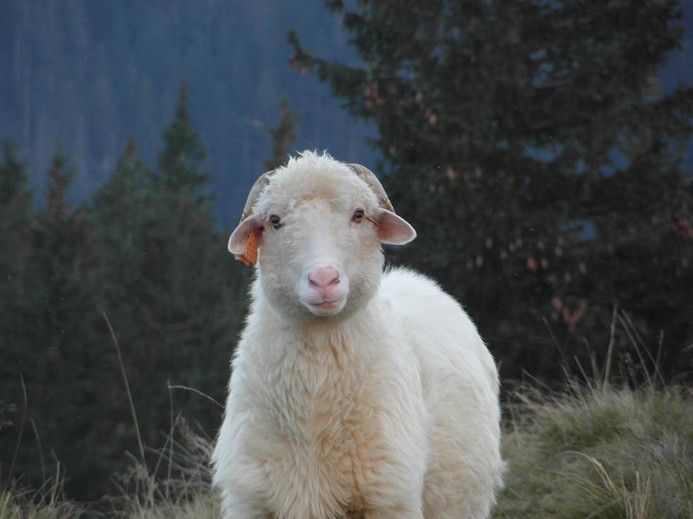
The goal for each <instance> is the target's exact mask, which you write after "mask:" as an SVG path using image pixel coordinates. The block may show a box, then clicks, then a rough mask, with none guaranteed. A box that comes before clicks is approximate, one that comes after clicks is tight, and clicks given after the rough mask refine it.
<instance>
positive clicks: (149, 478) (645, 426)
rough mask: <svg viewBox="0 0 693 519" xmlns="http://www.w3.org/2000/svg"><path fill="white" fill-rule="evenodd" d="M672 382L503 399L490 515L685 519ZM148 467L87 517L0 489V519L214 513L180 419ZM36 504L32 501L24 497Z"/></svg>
mask: <svg viewBox="0 0 693 519" xmlns="http://www.w3.org/2000/svg"><path fill="white" fill-rule="evenodd" d="M690 397H691V394H690V390H688V389H684V388H680V387H670V388H664V389H656V388H654V387H652V386H651V385H649V386H647V387H644V388H640V389H637V390H632V389H627V388H616V387H613V386H610V385H598V386H588V387H584V386H578V385H571V386H569V387H568V388H566V389H565V390H564V392H562V393H560V394H551V395H547V394H546V393H545V392H542V391H538V390H536V389H525V390H523V391H520V392H518V393H517V394H516V396H515V401H514V403H513V404H511V405H509V407H508V410H509V413H508V414H509V420H508V425H507V429H506V434H505V436H504V440H503V450H504V456H505V458H506V459H507V460H508V462H509V467H508V472H507V474H506V487H505V489H504V490H503V492H502V493H501V494H500V496H499V501H498V505H497V506H496V508H495V511H494V515H493V517H494V518H496V519H500V518H513V519H521V518H532V519H541V518H561V519H571V518H627V519H645V518H668V519H675V518H688V517H693V481H692V479H693V404H692V402H691V398H690ZM177 430H178V432H177V433H176V435H173V436H170V437H169V438H168V441H167V443H166V445H165V446H164V447H163V448H162V449H161V450H160V451H158V455H157V457H156V461H155V463H154V466H152V467H149V468H148V469H145V468H144V466H143V464H142V463H140V462H137V461H133V466H132V470H131V471H130V472H129V473H127V474H121V475H118V476H117V477H116V478H115V480H116V481H117V486H118V491H117V492H116V495H115V497H113V498H110V499H108V500H106V501H104V502H103V503H99V504H98V505H97V506H95V507H92V512H90V513H89V515H86V510H85V509H84V508H80V507H79V506H78V505H76V504H72V503H66V502H63V501H60V499H59V497H58V496H59V488H57V486H56V485H50V484H49V485H47V487H46V488H45V489H43V490H41V491H39V492H38V493H36V494H35V496H34V497H36V498H37V499H33V500H32V499H31V498H32V496H31V495H30V494H27V493H24V494H21V493H19V494H18V493H17V492H8V491H5V493H0V519H5V518H44V517H45V518H49V517H50V518H58V519H61V518H67V517H70V518H72V517H79V515H80V512H85V515H84V517H93V516H97V517H98V516H99V515H100V514H99V515H95V514H96V513H95V512H93V510H94V509H96V508H100V509H106V508H107V509H108V510H109V511H105V512H102V513H103V514H104V516H105V517H122V518H127V519H159V518H175V519H188V518H190V519H192V518H195V519H205V518H216V517H218V513H219V511H218V501H217V498H216V497H215V495H214V494H213V492H212V491H211V490H210V488H209V469H208V466H207V463H206V459H207V457H208V454H209V448H210V442H209V440H208V439H203V438H200V437H199V436H198V435H195V434H193V433H191V432H190V430H189V429H188V428H187V427H186V426H185V425H184V424H183V425H180V424H179V427H177ZM36 500H38V501H40V503H39V504H38V505H36V504H35V503H33V501H36Z"/></svg>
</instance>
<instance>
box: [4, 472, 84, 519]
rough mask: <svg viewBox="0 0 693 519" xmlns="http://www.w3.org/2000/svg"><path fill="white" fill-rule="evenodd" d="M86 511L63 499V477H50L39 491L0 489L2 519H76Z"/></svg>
mask: <svg viewBox="0 0 693 519" xmlns="http://www.w3.org/2000/svg"><path fill="white" fill-rule="evenodd" d="M83 512H85V509H84V508H82V507H81V506H80V505H78V504H76V503H73V502H71V501H67V500H65V499H64V497H63V487H62V479H61V477H60V476H59V475H58V476H55V477H49V478H47V479H46V481H45V482H44V484H43V485H42V487H41V488H39V489H38V490H31V491H30V490H22V489H20V488H18V487H16V486H11V485H8V486H6V487H3V488H0V519H74V518H76V517H79V516H80V515H81V514H82V513H83Z"/></svg>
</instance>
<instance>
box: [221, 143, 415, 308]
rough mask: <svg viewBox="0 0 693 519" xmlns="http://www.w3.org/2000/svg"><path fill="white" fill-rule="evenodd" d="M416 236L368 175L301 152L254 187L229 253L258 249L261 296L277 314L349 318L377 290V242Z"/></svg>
mask: <svg viewBox="0 0 693 519" xmlns="http://www.w3.org/2000/svg"><path fill="white" fill-rule="evenodd" d="M415 237H416V232H415V231H414V229H413V228H412V227H411V225H409V224H408V223H407V222H406V221H405V220H403V219H402V218H400V217H399V216H397V215H396V214H395V213H394V210H393V208H392V205H391V204H390V201H389V199H388V197H387V195H386V194H385V191H384V190H383V188H382V186H381V185H380V182H378V180H377V179H376V177H375V175H373V173H371V172H370V171H369V170H368V169H366V168H365V167H363V166H360V165H357V164H343V163H341V162H338V161H336V160H334V159H332V158H331V157H330V156H328V155H326V154H325V155H318V154H315V153H311V152H305V153H303V154H301V155H300V156H299V157H298V158H292V159H290V160H289V163H288V164H287V165H286V166H285V167H282V168H279V169H277V170H275V171H271V172H268V173H265V174H264V175H263V176H261V177H260V178H259V179H258V180H257V182H256V183H255V185H254V186H253V188H252V189H251V191H250V195H249V196H248V201H247V202H246V207H245V209H244V211H243V216H242V220H241V223H240V224H239V225H238V227H237V228H236V229H235V230H234V231H233V234H232V235H231V238H230V239H229V251H230V252H231V253H233V254H235V255H236V257H242V256H243V255H244V254H245V252H246V247H247V243H248V240H249V239H251V240H254V241H256V242H257V246H258V249H259V260H258V265H259V276H260V278H259V279H260V283H261V286H262V290H263V292H264V294H265V296H266V297H267V300H268V301H269V303H270V304H271V305H272V307H273V308H274V309H275V310H277V311H279V312H280V313H282V314H284V315H288V316H290V317H291V318H296V317H306V316H310V317H312V316H318V317H329V316H337V315H339V316H347V315H350V314H352V313H353V312H354V311H355V310H357V309H358V308H360V307H361V306H362V305H363V304H365V302H366V301H368V299H370V297H371V296H372V295H373V293H374V292H375V290H376V289H377V286H378V283H379V281H380V277H381V275H382V269H383V254H382V248H381V243H387V244H395V245H401V244H405V243H408V242H410V241H411V240H413V239H414V238H415Z"/></svg>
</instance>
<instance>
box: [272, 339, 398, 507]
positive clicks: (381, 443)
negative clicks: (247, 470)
mask: <svg viewBox="0 0 693 519" xmlns="http://www.w3.org/2000/svg"><path fill="white" fill-rule="evenodd" d="M284 360H285V362H284V363H283V369H282V370H281V371H280V372H278V373H276V374H275V375H274V377H271V378H272V380H267V382H268V383H269V384H268V385H267V386H266V388H267V390H268V391H269V393H270V394H268V402H271V405H270V406H268V416H267V420H268V425H270V428H271V432H270V434H272V436H273V440H275V441H277V442H278V445H281V448H278V449H276V452H275V453H274V455H273V456H272V457H271V459H268V460H267V462H266V465H265V466H266V468H267V473H268V479H269V480H268V484H269V486H270V488H271V495H272V496H273V501H274V502H273V503H271V506H272V508H273V510H275V511H276V512H275V513H276V514H278V516H279V517H292V516H293V514H292V513H291V512H292V509H294V508H295V509H296V510H306V509H312V510H313V514H311V515H312V516H314V517H348V518H357V517H361V516H362V514H361V511H362V510H363V509H364V508H366V507H367V506H368V501H369V499H370V497H369V496H370V495H371V494H372V493H373V492H377V491H378V489H377V484H376V480H377V479H378V478H377V475H378V473H379V472H380V471H382V470H383V465H387V463H388V450H389V449H388V448H387V442H386V439H385V437H384V435H383V434H382V422H381V420H380V412H381V409H382V406H381V405H380V403H379V402H378V401H377V400H376V399H375V398H374V394H376V391H374V388H373V385H372V383H371V381H372V380H373V372H372V371H373V366H372V365H371V366H367V365H366V363H364V362H358V363H357V362H356V361H355V360H354V359H352V358H350V357H349V356H348V355H346V354H345V351H344V348H340V347H339V345H329V346H328V347H323V348H303V349H300V348H297V349H296V350H295V351H293V352H291V354H289V356H288V358H286V359H284ZM306 507H308V508H306Z"/></svg>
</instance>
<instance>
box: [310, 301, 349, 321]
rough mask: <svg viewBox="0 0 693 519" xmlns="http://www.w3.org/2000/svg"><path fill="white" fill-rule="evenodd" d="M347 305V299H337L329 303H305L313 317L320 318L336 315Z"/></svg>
mask: <svg viewBox="0 0 693 519" xmlns="http://www.w3.org/2000/svg"><path fill="white" fill-rule="evenodd" d="M345 304H346V299H335V300H327V301H318V302H307V301H306V302H304V305H305V306H306V307H307V308H308V310H310V312H311V313H312V314H313V315H317V316H319V317H322V316H329V315H336V314H338V313H339V312H341V311H342V309H343V308H344V305H345Z"/></svg>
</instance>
